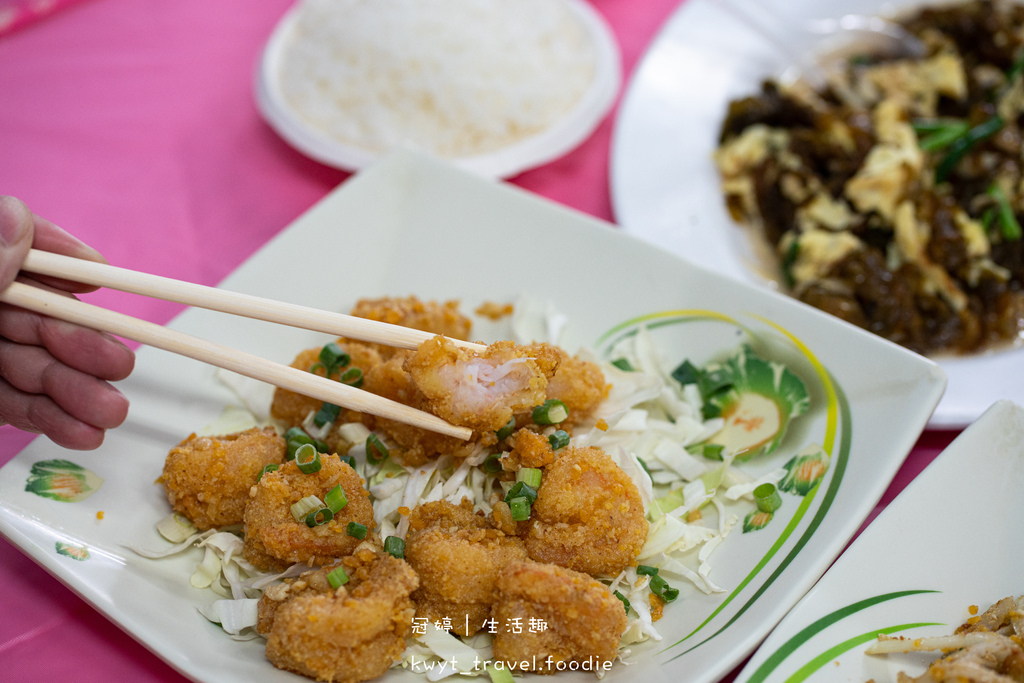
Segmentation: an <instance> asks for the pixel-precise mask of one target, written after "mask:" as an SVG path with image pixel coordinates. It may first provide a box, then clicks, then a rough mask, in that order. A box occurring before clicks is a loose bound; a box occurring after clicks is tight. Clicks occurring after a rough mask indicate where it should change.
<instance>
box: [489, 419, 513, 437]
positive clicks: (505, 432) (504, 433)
mask: <svg viewBox="0 0 1024 683" xmlns="http://www.w3.org/2000/svg"><path fill="white" fill-rule="evenodd" d="M515 430H516V416H515V415H513V416H512V417H510V418H509V419H508V422H506V423H505V426H504V427H502V428H501V429H499V430H498V431H496V432H495V433H494V434H495V435H496V436H497V437H498V441H504V440H505V439H507V438H508V437H510V436H512V432H514V431H515Z"/></svg>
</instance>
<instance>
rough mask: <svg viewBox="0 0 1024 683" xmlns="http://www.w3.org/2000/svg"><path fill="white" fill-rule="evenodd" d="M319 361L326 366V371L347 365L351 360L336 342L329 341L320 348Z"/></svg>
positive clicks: (332, 370)
mask: <svg viewBox="0 0 1024 683" xmlns="http://www.w3.org/2000/svg"><path fill="white" fill-rule="evenodd" d="M320 362H321V363H323V364H324V367H326V368H327V370H328V373H331V372H334V371H335V370H340V369H341V368H344V367H347V366H348V364H349V363H351V362H352V356H350V355H348V354H347V353H345V350H344V349H342V348H341V346H339V345H338V344H337V343H335V342H331V343H330V344H327V345H326V346H324V347H323V348H322V349H320Z"/></svg>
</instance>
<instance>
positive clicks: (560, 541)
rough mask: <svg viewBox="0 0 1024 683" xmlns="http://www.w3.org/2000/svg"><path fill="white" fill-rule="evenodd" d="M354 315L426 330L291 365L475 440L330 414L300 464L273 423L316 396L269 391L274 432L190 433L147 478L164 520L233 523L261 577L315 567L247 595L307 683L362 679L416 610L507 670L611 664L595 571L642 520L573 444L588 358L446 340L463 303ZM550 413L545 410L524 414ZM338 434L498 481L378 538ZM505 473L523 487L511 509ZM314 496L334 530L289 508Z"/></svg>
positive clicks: (634, 500)
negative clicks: (159, 497) (479, 501)
mask: <svg viewBox="0 0 1024 683" xmlns="http://www.w3.org/2000/svg"><path fill="white" fill-rule="evenodd" d="M351 313H352V314H353V315H356V316H360V317H364V318H369V319H373V320H379V321H383V322H387V323H393V324H400V325H405V326H408V327H412V328H416V329H420V330H424V331H427V332H430V333H432V334H435V335H437V336H435V337H433V338H431V339H429V340H428V341H426V342H424V343H423V344H421V345H420V347H419V348H417V349H415V350H399V349H393V348H388V347H383V346H379V345H375V344H368V343H363V342H358V341H352V340H349V339H344V338H342V339H338V340H337V341H336V342H335V343H334V344H332V345H331V348H332V352H333V353H334V354H335V357H337V355H338V353H339V351H340V352H341V355H342V356H344V359H345V360H344V362H343V363H338V364H337V365H336V366H335V365H332V364H331V363H327V364H325V363H324V362H323V354H322V351H323V347H317V348H311V349H306V350H303V351H302V352H301V353H299V354H298V356H297V357H296V358H295V360H294V362H293V363H292V365H293V367H297V368H301V369H303V370H309V371H312V372H316V373H318V374H321V375H326V376H329V377H331V378H340V379H341V381H350V382H353V383H355V384H356V385H357V386H360V388H361V389H363V390H365V391H369V392H372V393H375V394H379V395H381V396H385V397H387V398H390V399H394V400H397V401H400V402H402V403H405V404H407V405H410V406H413V407H415V408H418V409H421V410H425V411H427V412H430V413H433V414H435V415H437V416H439V417H441V418H443V419H445V420H447V421H449V422H451V423H453V424H456V425H460V426H465V427H469V428H470V429H472V430H473V437H472V438H471V439H470V440H469V441H461V440H459V439H456V438H453V437H448V436H443V435H439V434H436V433H433V432H429V431H425V430H423V429H420V428H417V427H412V426H408V425H405V424H401V423H397V422H394V421H391V420H387V419H383V418H377V417H374V416H370V415H365V414H359V413H355V412H352V411H349V410H344V409H342V410H340V411H336V413H335V414H334V415H329V417H333V426H332V425H331V424H328V425H327V427H326V428H324V429H318V430H314V431H316V432H317V436H315V437H311V438H310V439H309V441H311V442H313V443H314V444H316V448H317V456H316V459H317V462H318V469H312V468H311V467H310V466H309V464H308V462H307V460H308V459H307V458H306V457H305V455H304V454H300V455H298V456H297V455H296V454H295V453H292V452H290V451H291V448H290V447H289V442H288V440H287V439H286V436H284V435H283V434H285V435H287V434H294V433H295V430H296V429H304V428H305V429H307V430H308V428H309V426H310V424H311V423H310V419H311V416H315V415H318V414H321V415H322V414H323V413H322V411H323V409H324V405H323V404H322V402H321V401H317V400H314V399H311V398H308V397H305V396H302V395H299V394H296V393H293V392H290V391H287V390H283V389H277V390H276V391H275V394H274V398H273V402H272V405H271V409H270V414H271V416H272V418H274V420H275V421H276V426H274V427H254V428H252V429H249V430H247V431H243V432H238V433H234V434H226V435H221V436H196V435H195V434H192V435H190V436H189V437H188V438H186V439H184V440H183V441H182V442H181V443H180V444H178V445H177V446H176V447H174V448H173V449H171V450H170V452H169V454H168V456H167V458H166V461H165V465H164V470H163V475H162V477H161V478H160V482H161V483H162V485H163V487H164V489H165V491H166V494H167V498H168V501H169V502H170V504H171V507H172V509H173V510H174V512H175V513H177V514H180V515H183V516H185V517H187V518H188V519H189V520H190V521H191V522H192V524H193V525H194V526H195V527H196V528H197V529H198V530H207V529H217V528H223V527H230V526H232V525H241V528H242V530H243V535H244V557H245V560H247V561H248V562H249V563H251V565H252V566H254V567H255V568H256V569H258V570H260V571H262V572H281V571H284V570H286V569H287V568H288V567H291V566H293V565H296V564H303V565H306V566H308V567H309V568H311V569H310V570H309V571H306V572H305V573H302V574H301V575H299V576H297V577H293V578H288V579H284V580H282V581H280V582H278V583H275V584H273V585H270V586H268V587H267V588H266V589H265V590H264V591H263V593H262V596H261V597H260V598H259V603H258V623H257V625H256V630H257V632H258V633H259V634H260V635H262V636H263V637H264V638H265V639H266V656H267V658H268V659H269V661H270V662H271V663H273V664H274V666H276V667H279V668H281V669H285V670H289V671H292V672H295V673H298V674H301V675H304V676H308V677H310V678H313V679H316V680H319V681H334V682H339V683H355V682H356V681H365V680H370V679H373V678H376V677H379V676H381V675H383V674H384V673H385V672H386V671H387V670H388V669H389V668H391V667H392V666H394V665H395V664H396V663H398V662H400V661H401V658H402V655H403V652H404V651H405V650H406V645H407V639H408V638H410V637H412V634H413V629H414V620H415V622H429V623H431V624H444V625H445V630H448V631H449V632H450V633H452V634H454V635H458V636H463V637H469V636H473V635H474V634H478V633H485V632H489V633H491V634H493V657H492V661H494V662H506V663H515V667H516V668H517V670H522V671H532V672H534V673H539V674H550V673H555V672H556V671H562V670H565V669H566V668H568V666H567V665H568V664H570V663H574V662H577V663H578V662H590V663H591V664H593V663H595V662H596V663H598V664H599V665H602V666H604V669H605V670H607V668H608V667H610V666H611V663H612V662H613V661H614V660H615V658H616V657H617V656H618V653H619V644H620V639H621V636H622V634H623V632H624V631H625V629H626V627H627V612H626V609H624V602H623V600H622V599H621V596H616V595H615V594H613V593H612V591H611V590H610V589H609V587H608V586H606V585H605V584H603V583H601V582H600V581H599V580H597V578H595V577H599V576H603V577H607V576H615V575H616V574H618V573H620V572H622V571H623V570H625V569H627V568H629V567H635V566H636V565H637V557H638V555H639V553H640V551H641V548H642V547H643V545H644V542H645V540H646V538H647V533H648V522H647V519H646V518H645V509H644V505H643V501H642V499H641V495H640V492H639V491H638V490H637V487H636V485H635V484H634V483H633V481H632V480H631V479H630V477H629V476H628V475H627V474H626V473H625V472H624V471H623V470H622V469H621V468H620V467H619V466H618V465H617V464H616V463H615V461H614V460H613V459H612V458H611V456H609V455H608V454H607V453H605V452H604V451H603V450H601V449H599V448H596V447H592V446H579V447H577V446H573V445H568V438H567V437H569V436H571V435H572V432H573V429H574V427H577V426H579V425H580V424H581V423H583V422H585V421H586V420H588V418H592V416H593V413H594V410H595V408H596V407H597V406H598V405H599V404H600V403H601V402H602V401H603V400H604V399H605V398H606V397H607V395H608V392H609V390H610V384H609V383H608V382H607V381H606V379H605V377H604V375H603V373H602V371H601V369H600V367H599V366H598V365H597V364H596V363H594V362H592V361H590V360H586V359H583V358H581V357H579V356H573V355H571V354H569V353H567V352H566V351H564V350H562V349H561V348H558V347H557V346H554V345H549V344H543V343H534V344H529V345H519V344H514V343H512V342H509V341H502V342H497V343H494V344H491V345H489V346H488V347H487V348H486V350H484V351H482V352H480V353H475V352H471V351H467V350H465V349H463V348H460V347H458V346H456V345H455V344H453V343H452V342H451V339H463V340H467V339H469V335H470V330H471V323H470V320H469V318H467V317H466V316H464V315H463V314H462V313H460V312H459V310H458V304H457V302H445V303H438V302H428V301H421V300H419V299H417V298H416V297H408V298H389V299H379V300H364V301H360V302H359V303H358V304H357V305H356V306H355V308H354V309H353V310H352V312H351ZM549 407H550V408H553V409H554V410H553V412H552V413H551V414H546V413H545V412H544V411H543V410H542V411H541V412H538V410H540V409H547V408H549ZM552 415H553V416H554V417H552ZM554 420H557V422H556V423H554V424H552V422H553V421H554ZM590 424H591V425H592V424H593V419H591V422H590ZM597 424H598V428H601V423H600V421H598V423H597ZM346 425H348V426H351V425H361V427H357V428H355V431H357V432H361V433H364V434H365V433H367V432H372V434H374V435H377V436H379V443H380V444H382V445H383V446H384V450H385V453H386V455H385V456H384V457H387V458H392V459H394V460H395V462H396V463H398V464H400V465H402V466H403V467H406V468H416V467H421V466H424V467H425V466H428V465H429V464H430V463H432V462H434V461H436V460H437V459H438V458H439V457H441V456H450V457H452V458H454V462H455V463H456V465H458V463H460V462H461V460H462V459H465V458H467V457H470V456H471V455H472V454H477V455H479V454H480V453H481V452H482V451H483V450H486V451H487V452H488V453H489V454H491V455H489V456H488V459H487V462H486V463H484V466H489V467H491V468H492V469H491V470H490V471H491V472H492V473H493V474H494V485H493V489H492V490H491V491H490V492H489V500H488V501H487V502H488V504H487V505H486V506H483V507H484V508H485V509H481V506H479V505H477V506H474V501H472V500H470V499H469V498H468V497H467V498H463V499H462V501H461V504H458V503H456V502H451V501H450V499H449V500H446V499H441V500H433V501H431V502H426V503H420V504H418V505H417V506H416V507H414V508H412V509H409V508H408V507H401V508H399V510H398V511H399V513H400V515H401V517H402V521H401V523H400V524H399V525H398V527H397V529H395V530H392V529H390V528H389V529H388V531H389V532H391V534H390V535H389V536H388V537H385V538H382V533H381V531H382V528H381V525H380V524H378V522H377V520H375V515H374V505H373V502H372V498H371V495H370V493H369V490H368V489H369V486H368V482H367V481H366V480H364V479H363V478H362V477H361V476H360V475H359V474H358V472H357V471H356V469H354V468H353V462H354V461H353V460H352V459H351V458H350V456H348V455H347V454H348V451H349V450H351V449H352V448H353V447H354V444H353V443H352V442H351V441H350V440H349V439H348V438H346V436H345V435H346V434H351V433H352V431H353V429H352V428H351V427H350V428H349V429H348V430H346V429H344V428H342V427H344V426H346ZM321 426H322V425H321ZM552 427H557V430H558V431H557V432H556V435H559V436H560V437H561V438H562V439H563V440H561V441H560V440H559V439H558V438H555V435H552V433H551V432H552ZM363 428H365V429H363ZM286 430H287V431H286ZM559 433H561V434H559ZM377 436H375V437H374V438H377ZM300 450H301V449H300ZM310 452H312V451H310ZM377 455H380V454H377ZM525 472H532V473H533V476H534V477H535V478H533V479H532V483H533V484H537V485H536V486H535V488H531V487H530V486H529V481H530V478H526V479H524V478H522V476H521V475H522V474H523V473H525ZM537 473H539V474H537ZM538 481H539V484H538V483H537V482H538ZM521 482H523V483H526V486H525V489H524V488H523V486H522V485H521ZM502 484H504V486H502ZM510 484H512V485H513V486H512V487H511V488H512V490H513V491H525V493H524V495H523V496H522V497H513V498H512V499H511V501H510V500H508V496H507V494H508V490H509V488H510V486H509V485H510ZM328 494H330V496H331V497H333V498H334V499H335V500H337V499H338V498H339V496H340V498H341V499H343V500H344V501H345V502H344V504H343V506H341V507H340V508H339V509H337V510H334V511H333V516H331V517H330V519H329V521H326V522H323V520H322V519H321V518H317V519H316V520H314V523H311V522H310V521H309V519H310V518H311V517H307V519H306V520H302V519H301V517H297V516H296V514H295V511H294V506H295V505H296V504H297V503H299V502H300V501H302V500H303V499H309V498H310V497H315V498H316V499H317V500H318V501H324V500H325V499H326V498H327V497H328ZM486 495H488V493H486V492H485V496H486ZM523 499H525V500H526V501H527V502H526V503H525V508H526V510H527V516H526V517H525V518H524V517H523V513H522V510H523V508H524V504H523V503H521V501H522V500H523ZM311 516H312V513H311ZM650 601H651V611H652V613H653V614H654V615H655V618H657V616H660V613H661V607H662V601H661V600H660V599H659V597H658V596H657V595H654V594H653V593H652V595H651V598H650ZM526 623H542V624H543V626H544V627H543V629H527V628H523V627H521V625H522V624H526ZM449 625H450V628H449V627H448V626H449ZM526 664H528V666H524V665H526ZM573 668H576V667H573Z"/></svg>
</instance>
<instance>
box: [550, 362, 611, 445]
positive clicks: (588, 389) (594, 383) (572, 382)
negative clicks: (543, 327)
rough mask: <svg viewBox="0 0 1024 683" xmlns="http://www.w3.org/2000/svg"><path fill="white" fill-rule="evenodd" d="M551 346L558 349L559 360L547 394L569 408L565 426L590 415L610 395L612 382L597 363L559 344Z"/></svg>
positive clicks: (563, 425) (577, 422)
mask: <svg viewBox="0 0 1024 683" xmlns="http://www.w3.org/2000/svg"><path fill="white" fill-rule="evenodd" d="M543 346H547V345H543ZM549 348H552V349H554V350H555V351H556V352H557V353H558V356H559V362H558V369H557V370H556V371H555V376H554V377H552V378H551V379H549V380H548V388H547V398H549V399H551V398H554V399H558V400H559V401H561V402H562V403H564V404H565V407H566V408H568V409H569V418H568V419H567V420H565V421H564V422H562V423H561V424H560V425H559V426H560V427H562V428H563V429H564V428H567V427H571V426H572V425H575V424H579V423H580V422H582V421H583V420H585V419H586V418H588V417H590V414H591V413H593V412H594V409H595V408H597V406H598V405H599V404H600V403H601V401H603V400H605V399H606V398H608V392H609V391H610V390H611V385H610V384H608V383H607V382H606V381H605V379H604V373H603V372H601V368H600V367H598V365H597V363H592V362H591V361H588V360H583V359H581V358H579V357H577V356H571V355H569V353H568V352H566V351H565V350H563V349H561V348H558V347H549Z"/></svg>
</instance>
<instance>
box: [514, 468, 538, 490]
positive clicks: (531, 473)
mask: <svg viewBox="0 0 1024 683" xmlns="http://www.w3.org/2000/svg"><path fill="white" fill-rule="evenodd" d="M542 476H543V472H541V471H540V470H539V469H537V468H536V467H520V468H519V471H518V472H516V481H521V482H525V483H526V484H527V485H528V486H530V487H532V488H534V489H537V488H540V480H541V477H542Z"/></svg>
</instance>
